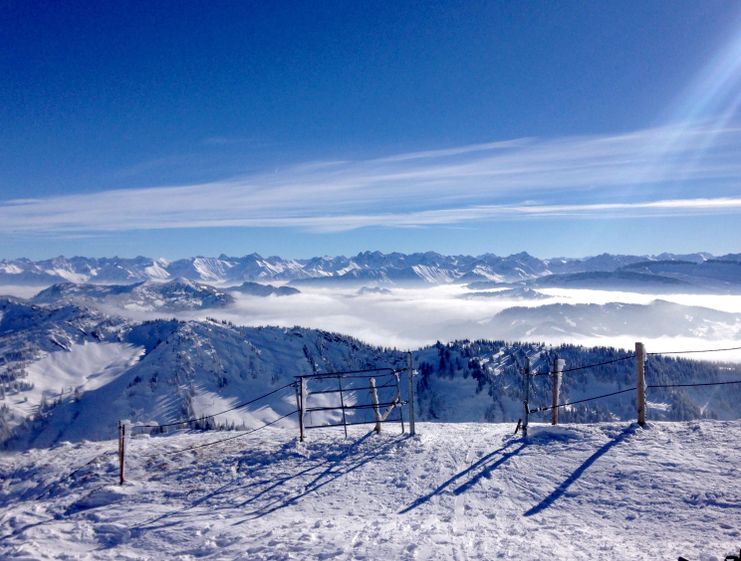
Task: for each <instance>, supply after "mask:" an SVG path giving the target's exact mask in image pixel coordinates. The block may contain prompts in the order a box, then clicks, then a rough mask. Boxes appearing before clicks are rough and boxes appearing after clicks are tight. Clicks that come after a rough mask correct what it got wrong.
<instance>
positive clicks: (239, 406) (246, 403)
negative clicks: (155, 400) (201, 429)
mask: <svg viewBox="0 0 741 561" xmlns="http://www.w3.org/2000/svg"><path fill="white" fill-rule="evenodd" d="M293 385H294V383H293V382H291V383H290V384H286V385H285V386H282V387H280V388H278V389H275V390H273V391H271V392H268V393H266V394H263V395H261V396H260V397H256V398H255V399H251V400H249V401H245V402H244V403H239V404H237V405H235V406H234V407H231V408H229V409H225V410H224V411H219V412H218V413H213V414H211V415H204V416H202V417H193V418H191V419H185V420H183V421H175V422H172V423H163V424H161V425H133V426H132V427H131V428H132V430H133V429H158V428H165V427H174V426H176V425H186V424H190V423H194V422H197V421H203V420H205V419H212V418H214V417H216V416H218V415H223V414H224V413H229V412H231V411H235V410H236V409H241V408H242V407H247V406H248V405H252V404H253V403H255V402H256V401H260V400H261V399H265V398H266V397H270V396H271V395H273V394H276V393H278V392H280V391H283V390H285V389H287V388H290V387H291V386H293Z"/></svg>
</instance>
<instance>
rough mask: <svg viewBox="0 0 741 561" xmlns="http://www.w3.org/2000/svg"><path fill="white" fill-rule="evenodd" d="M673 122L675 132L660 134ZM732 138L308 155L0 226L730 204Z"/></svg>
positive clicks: (726, 132)
mask: <svg viewBox="0 0 741 561" xmlns="http://www.w3.org/2000/svg"><path fill="white" fill-rule="evenodd" d="M679 129H681V134H682V137H683V142H682V143H667V142H665V141H666V139H668V138H673V137H675V136H676V134H677V131H678V130H679ZM708 136H712V138H713V147H712V150H709V151H707V150H706V153H705V155H704V157H703V158H702V159H701V160H699V161H698V160H697V159H695V158H693V157H692V156H693V153H694V150H695V149H699V148H703V149H706V145H707V142H706V141H707V138H708ZM657 145H662V146H668V148H667V149H664V150H662V151H661V154H660V159H657V155H656V154H657V152H656V151H655V150H652V147H655V146H657ZM740 148H741V129H740V128H736V127H731V126H725V127H723V128H721V129H719V128H717V127H713V126H711V125H707V124H696V125H694V126H691V127H690V126H687V125H686V124H682V125H681V126H678V127H660V128H652V129H643V130H637V131H632V132H629V133H623V134H615V135H598V136H578V137H573V136H572V137H562V138H555V139H533V138H526V139H512V140H507V141H500V142H492V143H486V144H476V145H468V146H459V147H450V148H445V149H440V150H427V151H419V152H411V153H405V154H396V155H390V156H386V157H383V158H375V159H368V160H354V161H326V162H309V163H305V164H301V165H296V166H294V167H290V168H286V169H284V170H282V171H279V172H276V173H270V174H268V173H264V174H252V175H248V176H241V177H233V178H229V179H225V180H223V181H213V182H208V183H200V184H194V185H176V186H154V187H148V188H137V189H116V190H107V191H100V192H96V193H92V194H90V193H86V194H72V195H65V196H55V197H47V198H35V199H24V200H10V201H6V202H4V203H0V232H4V233H12V232H16V233H17V232H29V233H30V232H40V233H44V232H48V233H53V232H104V231H108V232H111V231H125V230H141V229H163V228H209V227H226V226H244V227H266V228H267V227H293V228H305V229H311V230H318V231H341V230H349V229H355V228H362V227H367V226H386V227H412V226H425V225H433V224H456V223H465V222H467V221H472V220H492V219H503V218H506V219H523V218H533V217H543V216H580V217H590V216H595V217H600V218H603V217H611V216H625V215H626V214H631V215H638V216H643V215H650V216H655V215H658V214H661V215H666V214H672V215H686V214H696V213H709V212H712V213H720V212H725V213H728V212H734V213H735V212H739V210H741V198H740V197H735V196H733V189H732V188H730V187H729V186H733V185H739V184H741V159H740V158H738V153H739V149H740ZM729 191H730V192H731V196H729ZM735 192H738V189H736V190H735ZM533 200H535V201H538V202H537V203H536V202H527V201H533Z"/></svg>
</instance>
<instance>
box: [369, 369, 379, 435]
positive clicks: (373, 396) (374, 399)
mask: <svg viewBox="0 0 741 561" xmlns="http://www.w3.org/2000/svg"><path fill="white" fill-rule="evenodd" d="M368 382H369V383H370V394H371V403H372V404H373V415H374V416H375V418H376V428H375V431H376V434H381V411H380V410H379V409H378V390H376V379H375V378H370V379H369V380H368Z"/></svg>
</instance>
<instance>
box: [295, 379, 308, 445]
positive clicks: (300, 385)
mask: <svg viewBox="0 0 741 561" xmlns="http://www.w3.org/2000/svg"><path fill="white" fill-rule="evenodd" d="M297 378H298V380H297V384H296V409H298V430H299V437H298V440H299V442H303V441H304V397H305V393H306V391H305V388H306V385H305V382H304V377H303V376H297Z"/></svg>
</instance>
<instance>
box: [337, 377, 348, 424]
mask: <svg viewBox="0 0 741 561" xmlns="http://www.w3.org/2000/svg"><path fill="white" fill-rule="evenodd" d="M337 384H338V385H339V387H340V407H342V428H343V429H345V438H347V415H345V398H344V396H343V395H342V376H337Z"/></svg>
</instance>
